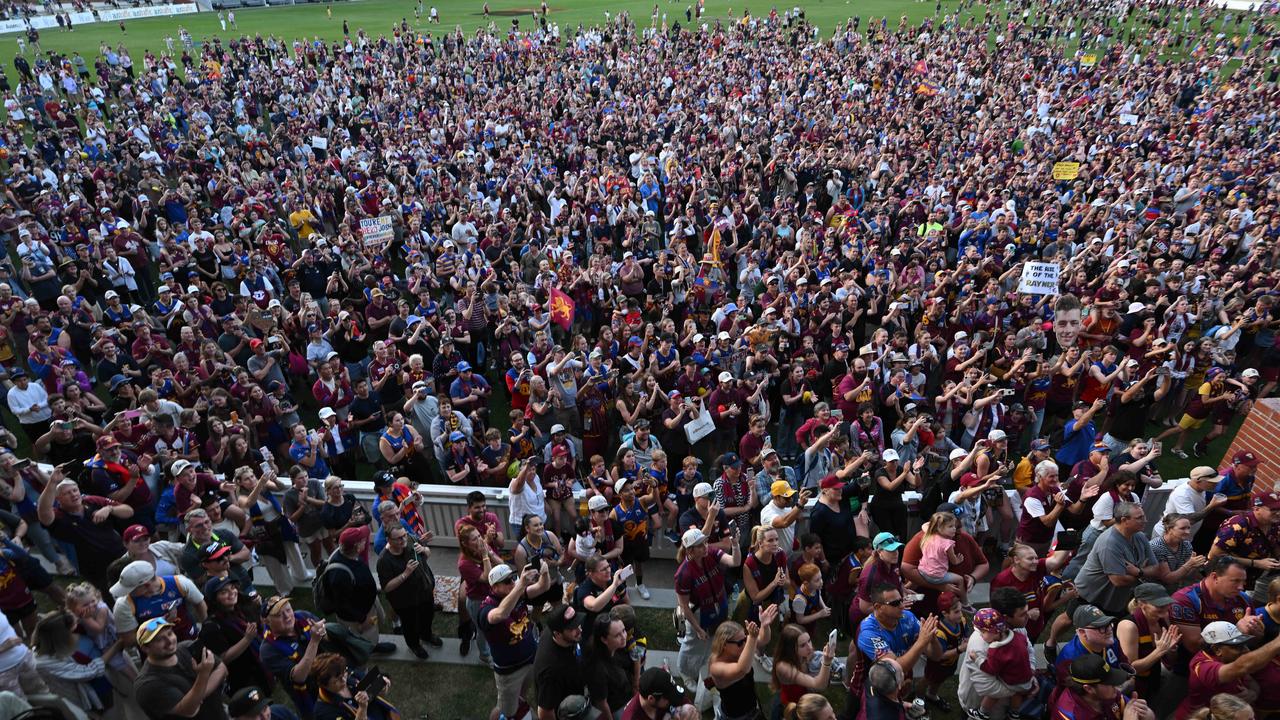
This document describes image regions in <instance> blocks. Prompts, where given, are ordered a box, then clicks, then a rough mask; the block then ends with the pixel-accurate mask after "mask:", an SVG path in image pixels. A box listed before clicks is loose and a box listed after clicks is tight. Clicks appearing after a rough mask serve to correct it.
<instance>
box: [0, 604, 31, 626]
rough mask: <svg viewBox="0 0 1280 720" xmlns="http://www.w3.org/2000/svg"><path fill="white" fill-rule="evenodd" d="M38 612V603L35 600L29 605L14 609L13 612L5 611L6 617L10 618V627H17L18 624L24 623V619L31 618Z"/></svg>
mask: <svg viewBox="0 0 1280 720" xmlns="http://www.w3.org/2000/svg"><path fill="white" fill-rule="evenodd" d="M36 610H37V608H36V603H35V601H34V600H32V601H31V602H29V603H27V604H26V605H23V606H22V607H17V608H13V609H11V610H5V611H4V616H5V617H7V618H9V624H10V625H17V624H18V623H20V622H22V619H23V618H26V617H31V616H32V615H34V614H35V612H36Z"/></svg>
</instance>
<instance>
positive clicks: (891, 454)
mask: <svg viewBox="0 0 1280 720" xmlns="http://www.w3.org/2000/svg"><path fill="white" fill-rule="evenodd" d="M880 459H881V460H884V461H885V462H893V461H894V460H897V459H898V451H897V450H894V449H893V448H885V450H884V452H883V453H881V454H880Z"/></svg>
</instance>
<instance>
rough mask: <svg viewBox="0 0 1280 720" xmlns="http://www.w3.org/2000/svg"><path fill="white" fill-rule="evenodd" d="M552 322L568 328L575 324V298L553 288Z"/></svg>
mask: <svg viewBox="0 0 1280 720" xmlns="http://www.w3.org/2000/svg"><path fill="white" fill-rule="evenodd" d="M551 322H553V323H555V324H557V325H559V326H560V327H562V328H564V329H565V330H568V329H569V327H570V326H571V325H573V298H571V297H569V296H568V295H565V294H564V293H562V292H560V291H559V290H556V289H555V288H551Z"/></svg>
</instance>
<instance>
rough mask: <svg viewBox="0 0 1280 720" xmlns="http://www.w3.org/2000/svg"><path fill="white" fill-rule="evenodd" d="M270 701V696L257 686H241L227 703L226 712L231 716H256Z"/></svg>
mask: <svg viewBox="0 0 1280 720" xmlns="http://www.w3.org/2000/svg"><path fill="white" fill-rule="evenodd" d="M270 703H271V697H270V696H268V695H267V694H266V693H264V692H262V691H261V690H259V689H258V688H256V687H247V688H241V689H240V690H238V691H237V692H236V694H235V695H232V696H231V702H229V703H227V714H228V715H230V716H231V717H233V718H244V717H257V716H258V713H260V712H262V709H263V708H265V707H266V706H267V705H269V704H270Z"/></svg>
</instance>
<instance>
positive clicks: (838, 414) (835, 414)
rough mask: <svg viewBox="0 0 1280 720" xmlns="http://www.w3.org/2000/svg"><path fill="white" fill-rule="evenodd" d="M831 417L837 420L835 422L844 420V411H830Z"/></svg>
mask: <svg viewBox="0 0 1280 720" xmlns="http://www.w3.org/2000/svg"><path fill="white" fill-rule="evenodd" d="M831 417H833V418H835V419H837V420H843V419H844V411H843V410H840V409H836V410H832V411H831Z"/></svg>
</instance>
